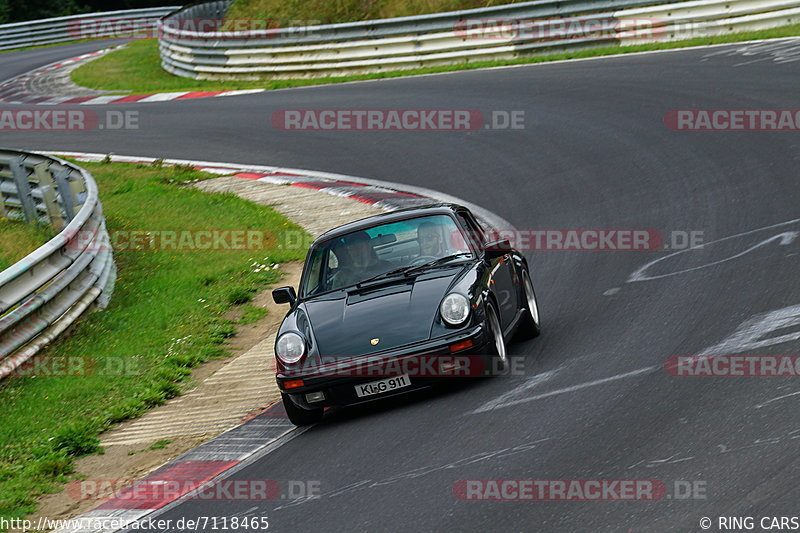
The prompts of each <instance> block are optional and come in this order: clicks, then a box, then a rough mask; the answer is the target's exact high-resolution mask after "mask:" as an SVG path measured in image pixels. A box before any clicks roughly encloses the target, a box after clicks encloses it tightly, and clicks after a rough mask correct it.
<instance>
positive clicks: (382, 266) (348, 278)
mask: <svg viewBox="0 0 800 533" xmlns="http://www.w3.org/2000/svg"><path fill="white" fill-rule="evenodd" d="M343 241H344V242H343V244H344V247H345V248H346V250H347V251H346V252H345V253H341V251H337V252H336V255H337V257H340V262H339V267H340V273H341V276H338V279H337V280H336V281H337V282H338V283H336V285H337V286H339V287H342V286H344V285H350V284H353V283H358V282H359V281H362V280H364V279H367V278H370V277H372V276H377V275H378V274H381V273H383V272H385V271H387V270H388V268H389V267H390V266H391V264H390V263H388V262H387V261H383V260H381V259H380V258H378V254H376V253H375V249H374V248H373V247H372V244H370V236H369V235H368V234H367V233H366V232H364V231H359V232H356V233H353V234H351V235H347V236H346V237H344V239H343Z"/></svg>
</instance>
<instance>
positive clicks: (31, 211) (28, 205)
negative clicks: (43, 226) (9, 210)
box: [9, 157, 38, 224]
mask: <svg viewBox="0 0 800 533" xmlns="http://www.w3.org/2000/svg"><path fill="white" fill-rule="evenodd" d="M9 166H10V167H11V175H12V176H13V177H14V183H15V184H16V185H17V193H18V194H19V203H20V205H21V206H22V214H23V216H24V217H25V222H26V223H28V224H30V223H32V222H34V221H36V220H38V217H37V216H36V208H35V207H34V205H33V197H32V196H31V184H30V183H29V182H28V173H27V172H25V168H24V167H23V166H22V158H21V157H17V158H15V159H12V160H11V161H10V162H9Z"/></svg>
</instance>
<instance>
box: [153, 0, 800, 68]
mask: <svg viewBox="0 0 800 533" xmlns="http://www.w3.org/2000/svg"><path fill="white" fill-rule="evenodd" d="M668 1H669V0H662V1H659V0H571V1H563V0H537V1H534V2H524V3H519V4H507V5H502V6H495V7H490V8H479V9H469V10H462V11H452V12H447V13H434V14H430V15H420V16H414V17H401V18H392V19H382V20H371V21H362V22H350V23H344V24H328V25H321V26H307V27H289V28H278V29H269V30H255V31H239V32H220V31H218V29H219V27H221V23H222V19H223V18H224V14H225V11H226V10H227V8H228V6H229V5H230V0H222V1H216V2H209V3H204V4H196V5H193V6H189V7H186V8H184V9H182V10H180V11H177V12H175V13H172V14H171V15H168V16H166V17H164V18H163V19H161V20H160V21H159V23H158V25H159V29H158V34H159V48H160V53H161V61H162V67H163V68H164V69H165V70H167V71H168V72H170V73H172V74H175V75H177V76H183V77H191V78H195V79H256V78H259V77H270V78H276V79H280V78H314V77H323V76H341V75H351V74H362V73H374V72H382V71H392V70H402V69H412V68H420V67H430V66H439V65H447V64H454V63H468V62H475V61H487V60H499V59H512V58H516V57H520V56H524V55H531V54H536V53H541V52H554V51H561V50H576V49H580V48H591V47H598V46H624V45H628V44H640V43H642V42H652V41H656V40H657V41H666V40H677V39H686V38H691V37H701V36H709V35H719V34H725V33H734V32H738V31H749V30H757V29H765V28H770V27H776V26H782V25H787V24H795V23H798V22H800V0H698V1H688V2H687V1H684V2H673V3H668ZM491 19H495V20H502V19H506V20H514V21H520V22H522V26H520V27H519V28H518V30H519V31H518V32H517V34H516V35H513V36H511V37H509V38H497V37H496V36H495V37H491V36H490V37H488V38H480V36H478V37H477V38H475V37H471V36H470V33H469V28H470V26H469V24H470V23H471V22H473V21H487V20H491ZM553 19H557V20H556V21H555V22H557V23H563V28H564V29H563V31H559V32H554V31H552V28H553V24H554V20H553ZM198 20H205V21H209V20H217V21H218V22H217V23H216V26H214V25H213V24H209V26H212V27H215V28H216V29H217V31H202V32H200V31H191V30H190V29H188V28H191V27H192V24H190V22H193V21H194V22H196V21H198ZM591 21H594V22H597V23H599V24H604V27H605V28H609V27H610V28H611V29H610V31H605V32H599V33H592V32H587V28H589V27H590V26H591ZM195 26H196V24H195ZM548 28H550V29H551V30H550V33H549V34H547V29H548ZM542 30H544V35H543V33H542Z"/></svg>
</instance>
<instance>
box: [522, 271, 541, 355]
mask: <svg viewBox="0 0 800 533" xmlns="http://www.w3.org/2000/svg"><path fill="white" fill-rule="evenodd" d="M522 288H523V290H524V292H525V308H524V309H523V310H522V312H523V317H522V320H521V321H520V324H519V328H517V338H519V339H520V340H525V339H532V338H534V337H538V336H539V334H540V333H541V332H542V327H541V325H540V324H541V323H540V322H539V303H538V302H537V301H536V293H535V292H534V291H533V283H531V276H530V275H529V274H528V269H527V268H523V269H522Z"/></svg>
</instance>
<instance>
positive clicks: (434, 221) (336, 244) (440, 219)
mask: <svg viewBox="0 0 800 533" xmlns="http://www.w3.org/2000/svg"><path fill="white" fill-rule="evenodd" d="M459 254H461V255H459ZM450 256H454V257H453V260H455V259H456V258H464V257H469V256H471V252H470V248H469V246H468V245H467V242H466V240H465V238H464V234H463V232H462V231H461V229H460V228H459V227H458V226H457V225H456V222H455V221H454V220H453V219H452V218H451V217H449V216H447V215H433V216H426V217H418V218H412V219H407V220H401V221H398V222H392V223H389V224H382V225H380V226H374V227H372V228H369V229H366V230H362V231H356V232H353V233H348V234H346V235H342V236H339V237H336V238H334V239H331V240H328V241H326V242H324V243H322V244H320V245H318V246H317V247H315V248H314V250H313V251H312V253H311V257H310V258H309V259H308V265H307V267H306V268H307V269H308V272H307V275H306V276H305V279H304V283H303V287H302V295H303V296H311V295H314V294H319V293H323V292H328V291H334V290H338V289H342V288H345V287H349V286H352V285H356V284H358V283H361V282H363V281H365V280H370V279H372V278H376V277H382V276H383V275H384V274H387V273H390V274H391V273H393V272H397V273H398V275H399V274H401V273H402V272H403V270H405V269H406V268H408V269H411V268H412V267H415V266H419V265H425V264H427V263H435V262H436V261H437V260H442V259H443V258H447V257H450ZM448 262H449V261H446V260H444V261H440V262H439V263H436V264H446V263H448Z"/></svg>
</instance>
